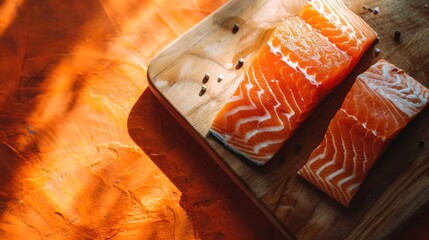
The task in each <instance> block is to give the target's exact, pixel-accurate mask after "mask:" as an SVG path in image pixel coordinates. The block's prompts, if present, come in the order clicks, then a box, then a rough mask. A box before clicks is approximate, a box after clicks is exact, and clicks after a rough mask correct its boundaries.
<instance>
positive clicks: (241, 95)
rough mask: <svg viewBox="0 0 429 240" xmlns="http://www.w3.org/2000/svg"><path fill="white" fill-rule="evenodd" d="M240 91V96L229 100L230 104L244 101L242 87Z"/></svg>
mask: <svg viewBox="0 0 429 240" xmlns="http://www.w3.org/2000/svg"><path fill="white" fill-rule="evenodd" d="M238 89H239V90H240V94H239V95H238V96H237V95H234V96H232V97H231V98H230V99H229V101H228V103H233V102H237V101H240V100H242V99H243V90H241V88H240V87H239V88H238Z"/></svg>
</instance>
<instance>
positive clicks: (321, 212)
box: [148, 0, 429, 239]
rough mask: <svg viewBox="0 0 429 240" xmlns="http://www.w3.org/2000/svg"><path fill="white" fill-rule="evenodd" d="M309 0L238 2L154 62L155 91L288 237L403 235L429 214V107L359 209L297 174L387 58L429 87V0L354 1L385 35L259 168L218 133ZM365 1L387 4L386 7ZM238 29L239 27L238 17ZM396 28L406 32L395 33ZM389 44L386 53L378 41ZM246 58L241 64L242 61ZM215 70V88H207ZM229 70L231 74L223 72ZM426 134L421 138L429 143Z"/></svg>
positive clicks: (391, 152)
mask: <svg viewBox="0 0 429 240" xmlns="http://www.w3.org/2000/svg"><path fill="white" fill-rule="evenodd" d="M306 2H307V1H300V0H294V1H287V0H278V1H275V0H264V1H262V0H261V1H258V0H255V1H248V0H231V1H230V2H228V3H227V4H226V5H224V6H223V7H222V8H220V9H219V10H218V11H216V12H215V13H213V14H212V15H210V16H209V17H207V18H206V19H205V20H204V21H202V22H201V23H199V24H198V25H196V26H195V27H194V28H192V29H191V30H189V31H188V32H187V33H185V34H184V35H182V36H181V37H180V38H178V39H177V40H176V41H174V42H172V43H171V44H170V45H169V46H167V47H166V48H165V49H163V50H162V51H161V52H159V53H158V54H157V56H156V57H155V58H154V59H153V60H152V62H151V64H150V65H149V69H148V76H149V82H150V86H151V89H152V91H153V92H154V94H155V95H156V96H157V97H158V99H159V100H160V101H161V102H162V103H163V104H164V105H165V106H166V108H167V109H169V110H170V112H171V113H172V114H173V115H174V116H175V117H176V119H177V120H178V121H179V122H180V123H181V124H182V125H183V126H184V127H185V128H186V129H187V130H188V131H189V132H190V133H191V134H192V135H193V136H194V137H195V138H196V139H197V140H198V141H199V142H200V143H201V145H202V147H203V148H204V149H206V150H207V151H208V152H209V153H210V155H211V156H212V157H213V159H215V160H216V161H217V162H218V163H219V165H220V166H221V167H222V168H223V169H224V170H225V171H226V172H227V173H228V174H229V175H230V176H231V178H232V179H234V180H235V182H236V183H237V184H238V185H239V186H240V187H241V188H242V190H243V191H244V192H245V193H246V194H247V195H248V196H249V198H251V199H252V200H253V201H254V202H255V203H256V204H257V205H258V206H259V207H260V208H261V209H262V211H264V213H265V214H266V215H267V217H268V218H270V219H271V220H272V221H273V224H275V225H276V226H277V227H278V228H279V229H280V230H281V231H282V232H283V233H284V234H285V236H287V237H288V238H299V239H344V238H345V239H356V238H369V237H376V238H384V237H390V236H393V235H394V234H395V233H397V232H398V231H400V230H401V228H402V227H404V226H405V225H406V224H407V223H409V222H410V221H411V220H413V219H414V218H415V217H416V216H417V215H418V214H419V213H422V211H423V210H424V208H426V207H427V205H428V200H429V147H428V145H429V144H428V142H429V111H428V110H425V111H424V112H423V113H422V114H420V115H419V116H418V117H417V118H416V119H415V120H413V121H412V122H411V123H410V124H409V126H408V127H407V128H406V129H405V130H404V131H403V132H402V133H401V134H400V135H399V136H398V137H397V138H396V139H395V141H393V142H392V144H391V145H390V147H389V148H388V149H387V150H386V152H385V153H384V154H383V156H382V158H381V159H380V160H379V162H378V163H377V164H376V165H375V166H374V168H373V170H372V171H371V172H370V174H369V176H368V177H367V179H366V181H365V183H364V184H363V186H362V188H361V189H360V191H359V192H358V194H357V195H356V196H355V198H354V199H353V201H352V202H351V206H350V208H349V209H346V208H344V207H342V206H341V205H340V204H338V203H337V202H335V201H333V200H331V199H330V198H329V197H328V196H326V195H325V194H323V193H322V192H320V191H319V190H317V189H316V188H315V187H313V186H312V185H311V184H309V183H307V182H306V181H305V180H303V179H302V178H300V177H299V176H297V174H296V171H297V170H298V169H299V168H300V167H301V166H302V165H303V164H304V163H305V162H306V160H307V159H308V156H309V154H310V153H311V151H312V150H313V149H314V148H315V147H316V146H317V145H318V144H319V142H320V141H321V139H322V138H323V135H324V132H325V130H326V128H327V126H328V124H329V121H330V119H331V118H332V116H333V115H334V114H335V112H336V111H337V110H338V109H339V107H340V106H341V103H342V101H343V99H344V97H345V95H346V93H347V91H348V90H349V89H350V87H351V85H352V84H353V82H354V79H355V78H356V76H357V75H358V74H359V73H361V72H363V71H365V70H366V69H367V68H368V67H369V66H370V65H371V64H373V63H375V62H376V61H377V60H378V59H380V58H384V59H387V60H388V61H390V62H392V63H394V64H395V65H397V66H398V67H400V68H402V69H404V70H405V71H406V72H407V73H409V74H410V75H411V76H413V77H414V78H415V79H417V80H418V81H420V82H421V83H422V84H423V85H425V86H426V87H429V82H428V76H429V48H428V43H427V39H429V9H427V8H425V7H424V5H425V3H426V2H425V1H424V0H419V1H400V0H397V1H393V0H385V1H365V0H362V1H351V0H349V1H344V2H345V3H346V5H347V6H348V7H349V8H350V9H351V10H353V11H354V12H355V13H357V14H358V15H360V16H361V17H362V18H363V19H365V21H367V22H368V23H369V24H370V25H371V26H372V27H373V28H374V29H375V30H376V31H377V33H378V35H379V37H380V40H379V42H378V43H376V44H374V45H373V46H372V48H371V49H369V50H368V52H367V53H366V54H365V55H364V57H363V59H362V60H361V61H360V63H359V64H358V66H357V67H356V68H355V70H354V71H353V72H352V73H351V74H350V76H348V78H346V79H345V80H344V82H343V84H341V85H340V86H339V87H338V88H337V89H336V90H334V91H333V92H332V93H331V94H330V95H329V96H327V97H326V98H325V99H324V101H323V102H322V103H321V104H320V105H319V107H318V108H317V109H316V110H315V111H314V112H313V114H312V115H311V116H310V118H309V119H308V120H306V121H305V122H304V124H303V125H302V127H301V128H300V129H299V130H298V131H297V132H296V133H295V134H294V136H293V137H292V138H291V139H290V140H289V141H288V142H287V143H286V144H285V145H284V146H283V148H282V149H281V151H280V152H279V154H278V155H277V156H276V157H275V158H274V159H272V160H271V161H270V162H269V163H268V164H267V165H265V166H263V167H257V166H255V165H254V164H252V163H250V162H248V161H247V160H245V159H243V158H242V157H240V156H237V155H235V154H233V153H231V152H230V151H228V150H227V149H226V148H225V147H224V146H223V145H222V144H221V143H219V142H218V141H217V140H216V139H214V137H213V136H211V135H210V134H209V133H208V130H209V128H210V126H211V123H212V121H213V119H214V117H215V116H216V114H217V112H218V111H219V110H220V109H221V108H222V106H223V105H224V103H225V102H226V101H227V100H228V99H229V97H230V96H231V95H232V94H233V92H234V90H235V88H236V87H237V85H238V84H239V82H240V79H241V78H242V75H243V73H244V70H245V69H246V67H247V66H248V65H249V64H250V63H251V61H252V58H253V56H254V55H255V54H256V53H257V51H258V50H259V49H260V48H261V46H263V44H265V42H266V40H267V39H268V37H269V35H270V33H271V32H272V30H273V29H274V27H275V26H276V25H277V23H278V22H279V21H280V20H281V18H284V17H289V16H295V15H296V14H297V12H298V11H299V9H301V8H302V7H303V6H304V5H305V4H306ZM363 6H368V7H372V8H374V7H377V6H378V7H379V9H380V11H379V13H378V14H377V15H375V14H374V13H372V12H369V11H368V10H365V9H364V8H363ZM236 23H237V24H239V25H240V29H239V31H238V32H237V33H235V34H234V33H232V27H233V25H234V24H236ZM395 31H400V32H401V33H402V36H401V40H400V41H395V40H394V39H393V34H394V32H395ZM375 48H379V49H380V50H381V52H380V53H379V54H376V53H375V51H374V49H375ZM240 58H243V59H244V65H243V67H241V68H240V69H236V63H237V61H238V60H239V59H240ZM205 73H210V79H209V81H208V82H207V83H206V86H207V91H206V92H205V93H204V94H203V95H201V92H200V90H201V87H202V82H203V78H204V75H205ZM220 75H223V76H224V78H223V80H222V81H220V82H218V81H217V78H218V77H219V76H220ZM422 139H424V140H426V144H425V145H424V146H421V144H420V141H421V140H422Z"/></svg>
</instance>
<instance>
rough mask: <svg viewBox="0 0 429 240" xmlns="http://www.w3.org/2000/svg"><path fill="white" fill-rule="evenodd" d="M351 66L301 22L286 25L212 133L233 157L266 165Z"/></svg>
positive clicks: (252, 68) (261, 55) (273, 37)
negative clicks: (231, 152) (323, 95)
mask: <svg viewBox="0 0 429 240" xmlns="http://www.w3.org/2000/svg"><path fill="white" fill-rule="evenodd" d="M350 61H351V60H350V57H349V56H348V55H347V54H346V53H345V52H343V51H341V50H340V49H338V48H337V47H336V46H335V45H333V44H332V43H330V42H329V41H328V39H327V38H326V37H324V36H322V35H321V34H320V33H318V32H317V31H315V30H314V29H313V28H312V27H311V26H310V25H308V24H307V23H305V22H304V21H303V20H301V19H300V18H298V17H293V18H289V19H286V20H284V21H283V22H282V23H281V24H280V25H279V26H278V27H277V28H276V29H275V31H274V32H273V34H272V35H271V37H270V39H269V40H268V43H267V45H266V46H265V47H264V48H263V49H262V50H261V51H260V52H259V53H258V54H257V56H256V57H255V58H254V60H253V62H252V65H251V66H250V67H249V69H247V71H246V73H245V76H244V79H243V80H242V82H241V83H240V85H239V86H238V88H237V90H236V91H235V93H234V95H233V96H232V97H231V99H230V100H229V102H228V103H226V105H225V106H224V107H223V109H222V110H221V111H220V112H219V113H218V115H217V117H216V119H215V120H214V122H213V125H212V127H211V129H210V131H211V132H212V133H213V134H214V135H215V136H216V137H217V138H219V139H220V140H221V141H222V142H223V143H224V144H225V145H226V146H228V147H229V148H231V149H232V150H233V151H235V152H237V153H239V154H241V155H243V156H245V157H246V158H248V159H249V160H251V161H253V162H255V163H257V164H264V163H266V162H267V161H268V160H270V159H271V158H272V157H273V155H274V154H275V153H276V152H277V151H278V150H279V149H280V147H281V146H282V145H283V143H284V142H285V141H286V140H287V139H288V138H290V136H291V135H292V133H293V132H294V130H295V129H296V128H298V127H299V125H300V123H301V122H302V121H303V120H305V119H306V118H307V116H308V115H309V113H310V112H311V110H313V109H314V108H315V106H316V105H317V104H318V103H319V102H320V100H321V97H322V94H324V93H326V92H328V91H329V90H331V89H333V88H334V87H335V86H337V85H338V84H339V83H340V82H341V80H342V79H343V78H344V75H345V73H346V71H347V69H348V67H349V65H350ZM321 89H323V90H321Z"/></svg>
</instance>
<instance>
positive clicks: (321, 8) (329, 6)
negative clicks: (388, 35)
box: [298, 0, 377, 70]
mask: <svg viewBox="0 0 429 240" xmlns="http://www.w3.org/2000/svg"><path fill="white" fill-rule="evenodd" d="M298 15H299V16H300V17H301V18H302V19H303V20H304V21H305V22H307V23H308V24H310V25H311V26H312V27H313V28H314V29H317V30H318V31H319V32H320V33H321V34H322V35H324V36H326V37H327V38H328V39H329V41H330V42H331V43H333V44H335V45H336V46H337V47H338V48H339V49H341V50H343V51H345V52H347V54H348V55H349V56H350V57H351V58H352V63H351V64H350V69H349V70H352V69H353V68H354V67H355V65H356V64H357V63H358V62H359V59H360V58H361V57H362V55H363V54H364V53H365V51H366V50H367V49H368V48H369V47H370V46H371V44H372V43H373V42H374V40H375V39H376V37H377V34H376V32H375V31H374V30H373V29H372V28H371V27H370V26H369V25H368V24H367V23H366V22H365V21H364V20H363V19H362V18H360V17H359V16H357V15H356V14H355V13H353V12H352V11H351V10H350V9H348V8H347V7H346V5H345V4H344V3H343V2H341V1H338V0H314V1H310V2H309V3H308V4H306V5H305V6H304V7H303V8H302V9H301V11H300V12H299V14H298Z"/></svg>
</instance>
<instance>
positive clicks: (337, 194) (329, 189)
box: [301, 166, 344, 202]
mask: <svg viewBox="0 0 429 240" xmlns="http://www.w3.org/2000/svg"><path fill="white" fill-rule="evenodd" d="M301 170H302V172H301V174H302V175H303V176H305V177H306V178H307V180H309V181H310V182H312V183H313V184H314V185H315V186H317V187H319V189H320V190H322V191H323V192H325V193H326V194H328V195H330V196H331V197H332V198H335V199H337V200H338V201H340V202H341V201H342V200H343V199H344V197H343V194H342V193H341V190H340V189H338V188H337V187H335V186H334V185H333V184H332V183H330V182H326V181H325V179H324V178H322V177H321V176H319V175H317V174H315V173H314V172H313V171H312V170H311V169H310V168H309V167H307V166H304V167H303V168H302V169H301Z"/></svg>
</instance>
